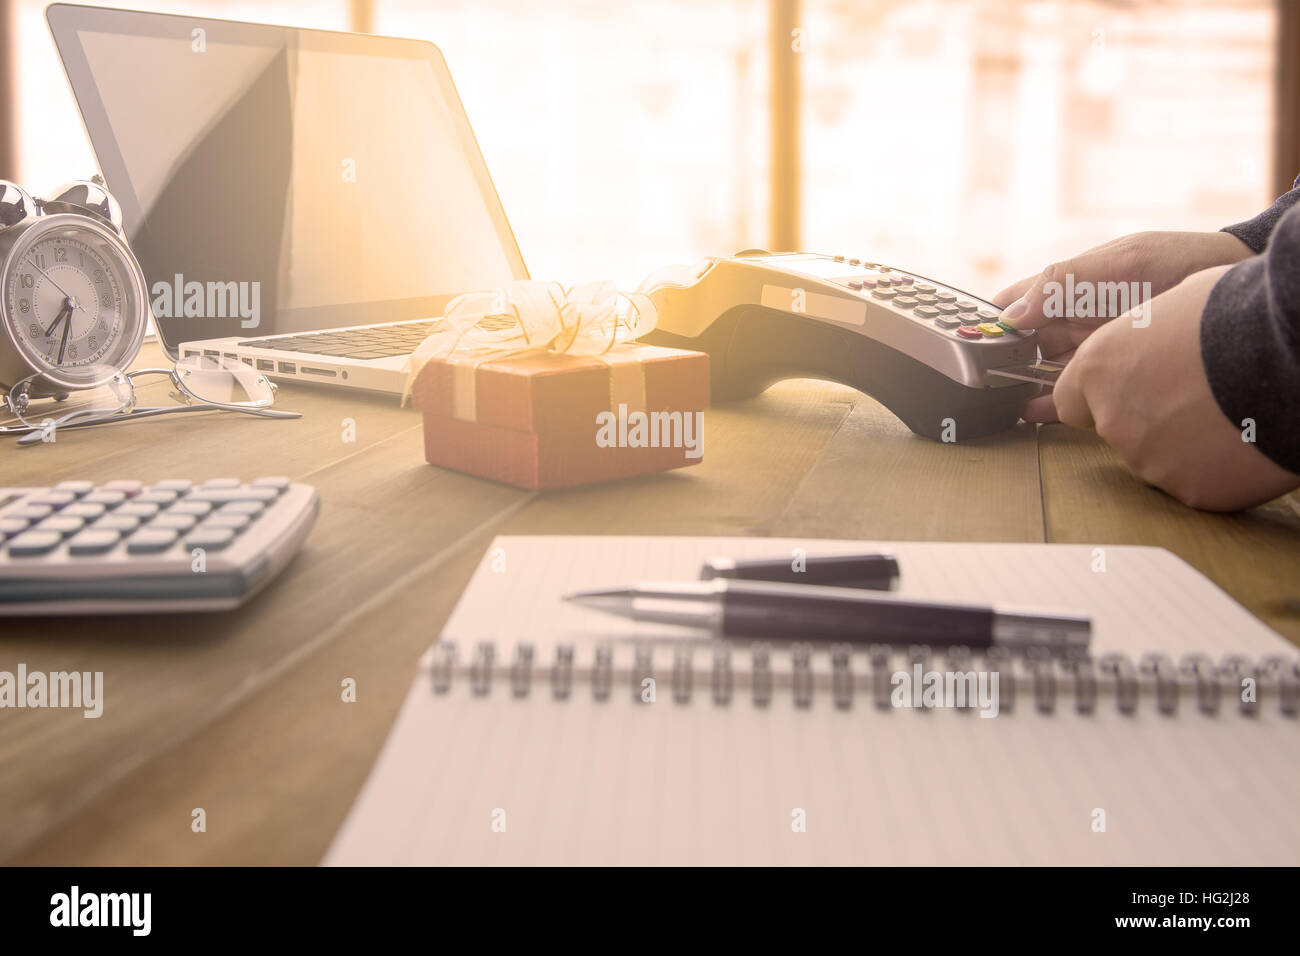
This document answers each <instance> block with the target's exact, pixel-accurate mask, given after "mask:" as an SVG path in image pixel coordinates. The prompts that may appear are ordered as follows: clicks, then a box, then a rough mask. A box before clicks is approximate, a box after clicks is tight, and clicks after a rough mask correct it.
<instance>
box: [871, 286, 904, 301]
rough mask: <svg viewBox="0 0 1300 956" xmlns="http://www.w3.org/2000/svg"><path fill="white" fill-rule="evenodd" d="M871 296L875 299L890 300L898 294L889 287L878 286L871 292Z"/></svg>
mask: <svg viewBox="0 0 1300 956" xmlns="http://www.w3.org/2000/svg"><path fill="white" fill-rule="evenodd" d="M871 294H872V295H873V296H875V297H876V298H877V299H892V298H893V297H894V296H896V295H898V292H897V291H896V290H894V289H892V288H890V287H889V286H879V287H877V288H875V289H872V290H871Z"/></svg>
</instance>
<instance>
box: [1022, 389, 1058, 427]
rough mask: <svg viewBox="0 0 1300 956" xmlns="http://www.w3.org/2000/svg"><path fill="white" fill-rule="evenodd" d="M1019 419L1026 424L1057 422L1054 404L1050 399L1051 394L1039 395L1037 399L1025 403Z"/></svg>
mask: <svg viewBox="0 0 1300 956" xmlns="http://www.w3.org/2000/svg"><path fill="white" fill-rule="evenodd" d="M1020 417H1021V418H1023V419H1024V420H1025V421H1027V422H1055V421H1059V419H1058V418H1057V417H1056V402H1055V401H1054V400H1053V399H1052V393H1051V392H1048V393H1047V394H1045V395H1039V396H1038V397H1037V398H1031V399H1030V400H1029V401H1027V402H1026V403H1025V407H1024V409H1022V410H1021V412H1020Z"/></svg>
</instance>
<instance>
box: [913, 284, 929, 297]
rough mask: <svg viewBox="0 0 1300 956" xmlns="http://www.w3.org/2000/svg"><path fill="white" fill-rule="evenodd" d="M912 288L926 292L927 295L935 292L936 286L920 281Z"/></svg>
mask: <svg viewBox="0 0 1300 956" xmlns="http://www.w3.org/2000/svg"><path fill="white" fill-rule="evenodd" d="M912 288H914V289H915V290H916V291H917V292H924V293H925V294H926V295H930V294H932V293H933V292H934V286H932V285H930V283H928V282H918V283H916V285H914V286H912Z"/></svg>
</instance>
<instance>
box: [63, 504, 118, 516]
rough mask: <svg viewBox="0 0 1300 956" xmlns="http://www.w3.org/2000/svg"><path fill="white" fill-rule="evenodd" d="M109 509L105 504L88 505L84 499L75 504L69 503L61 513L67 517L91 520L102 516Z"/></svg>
mask: <svg viewBox="0 0 1300 956" xmlns="http://www.w3.org/2000/svg"><path fill="white" fill-rule="evenodd" d="M107 510H108V509H107V508H105V507H104V506H103V505H96V504H89V505H88V504H86V503H85V502H84V501H78V502H77V503H76V504H75V505H68V507H66V508H64V509H63V510H62V511H60V512H59V514H61V515H63V517H65V518H86V519H87V520H91V519H94V518H98V517H100V516H101V515H102V514H103V513H104V512H105V511H107Z"/></svg>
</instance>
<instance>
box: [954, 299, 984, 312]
mask: <svg viewBox="0 0 1300 956" xmlns="http://www.w3.org/2000/svg"><path fill="white" fill-rule="evenodd" d="M978 308H979V306H977V305H976V304H975V303H974V302H971V301H970V300H969V299H962V300H960V301H959V302H958V303H957V311H958V312H974V311H975V310H976V309H978Z"/></svg>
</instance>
